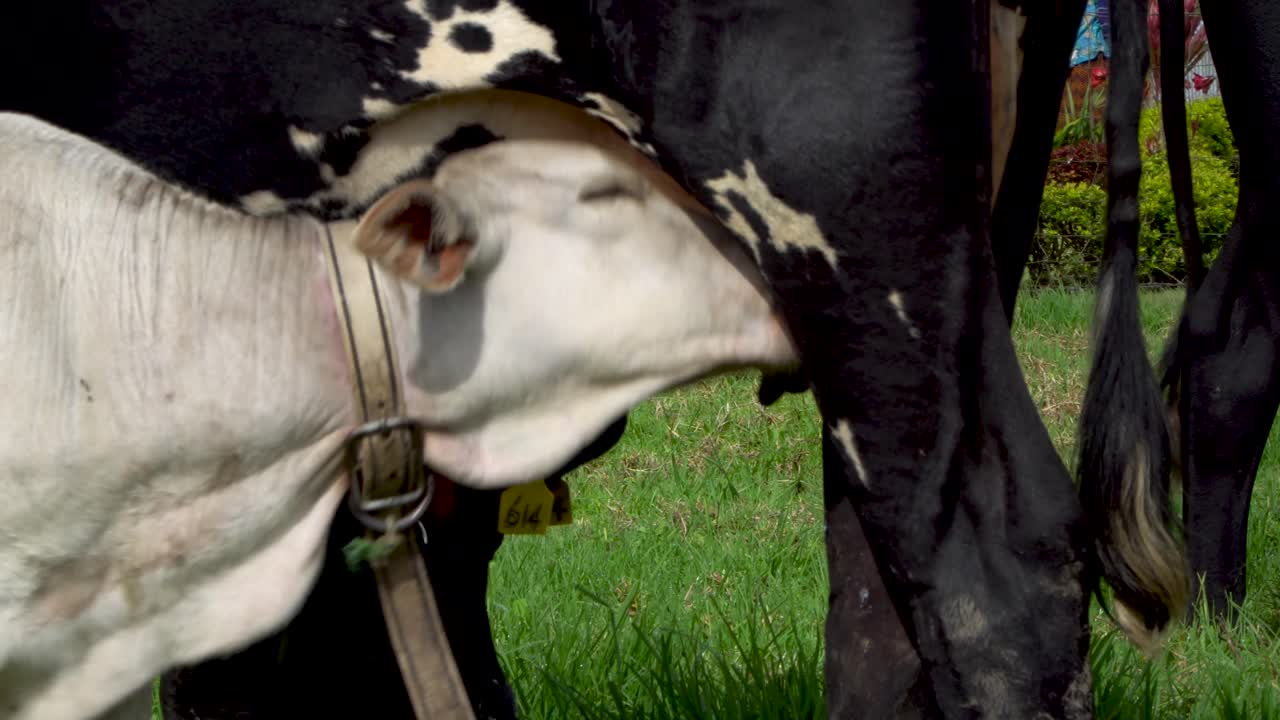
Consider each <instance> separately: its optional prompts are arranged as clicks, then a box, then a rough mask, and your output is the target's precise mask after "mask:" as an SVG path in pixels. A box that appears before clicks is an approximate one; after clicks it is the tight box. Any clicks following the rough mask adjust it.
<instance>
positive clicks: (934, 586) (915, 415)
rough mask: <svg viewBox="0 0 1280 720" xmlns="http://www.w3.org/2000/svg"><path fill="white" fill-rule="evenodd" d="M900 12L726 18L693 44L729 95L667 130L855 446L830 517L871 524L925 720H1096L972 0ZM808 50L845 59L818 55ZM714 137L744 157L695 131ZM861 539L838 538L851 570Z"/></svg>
mask: <svg viewBox="0 0 1280 720" xmlns="http://www.w3.org/2000/svg"><path fill="white" fill-rule="evenodd" d="M877 12H878V14H877V22H876V23H874V24H868V26H867V27H864V26H859V25H858V24H857V23H853V24H852V25H839V30H838V31H836V30H831V31H828V30H827V29H826V28H827V26H828V25H834V23H833V21H832V20H831V19H829V18H828V19H827V20H825V21H824V20H823V19H822V18H820V17H819V18H816V19H813V20H812V22H811V21H810V19H807V18H802V17H800V16H799V15H798V14H797V16H795V17H794V18H791V19H790V22H793V23H796V24H797V26H798V27H795V28H790V27H788V28H783V29H779V28H777V27H776V26H774V25H769V26H768V27H767V29H766V28H764V26H762V30H761V32H760V33H758V34H753V35H749V34H748V33H746V31H745V30H743V31H742V34H743V35H744V36H747V35H749V37H748V39H749V42H748V41H747V40H741V44H740V45H738V44H732V43H733V42H734V41H735V40H740V38H739V37H737V36H732V35H731V36H726V35H725V34H724V33H717V31H716V28H715V27H714V26H713V25H712V24H711V23H708V25H707V27H705V28H703V30H704V31H705V32H703V33H702V34H700V35H697V36H696V40H697V42H696V43H693V42H691V46H697V47H699V48H701V47H703V46H704V45H709V46H711V47H712V48H713V49H714V51H715V52H714V53H713V55H714V56H715V57H717V58H718V59H719V60H720V63H721V64H720V65H719V66H718V67H719V68H720V69H721V70H722V71H723V73H724V76H723V77H720V78H718V85H717V86H716V87H717V88H723V91H722V94H721V95H719V96H713V97H712V98H711V99H709V100H707V101H705V102H701V103H700V104H697V105H694V106H692V107H690V106H688V105H687V104H686V106H685V107H683V108H681V106H679V105H678V103H677V102H676V101H675V99H674V98H672V99H670V102H669V103H662V104H660V105H659V107H660V108H662V110H663V112H664V113H666V112H671V113H672V114H671V115H670V116H668V115H666V114H660V115H659V117H658V121H657V122H656V123H655V135H656V136H657V139H658V141H659V143H660V145H662V146H663V147H664V148H665V147H670V148H673V149H672V150H670V154H671V155H672V156H676V157H679V156H686V157H689V156H694V153H693V152H692V150H693V149H696V150H697V155H696V156H694V161H695V162H696V163H698V164H695V165H692V166H691V167H690V168H689V169H688V170H687V174H689V175H690V176H692V177H694V178H697V179H698V180H699V183H700V186H701V188H702V192H701V199H702V200H703V202H704V203H706V204H707V206H708V207H712V208H715V209H716V210H717V211H718V212H719V213H720V217H721V218H722V220H723V221H724V222H725V223H726V225H727V226H728V227H729V228H730V229H732V230H734V231H735V232H736V233H737V234H738V235H739V236H740V237H741V238H742V239H743V240H744V242H745V244H746V245H747V246H748V247H750V248H751V250H752V252H753V253H754V254H755V256H756V257H757V259H758V260H759V262H760V265H761V267H762V268H763V269H764V272H765V274H766V277H767V278H768V280H769V283H770V285H771V286H772V288H773V290H774V292H775V294H776V296H777V298H778V302H779V305H780V307H781V309H782V311H783V313H784V314H785V316H786V320H787V325H788V328H789V329H790V331H791V332H792V333H793V335H794V337H795V340H796V345H797V347H799V348H800V350H801V355H802V360H803V363H804V366H805V370H806V374H807V375H808V377H809V378H810V380H811V384H812V387H813V390H814V394H815V397H816V399H817V401H818V405H819V408H820V410H821V411H822V415H823V421H824V425H825V430H826V433H827V434H828V436H829V437H830V439H831V443H832V444H833V445H834V446H835V451H834V452H831V453H828V454H827V459H828V460H829V461H831V462H828V463H826V467H825V470H824V473H825V485H826V495H827V499H828V507H830V508H832V509H833V512H832V514H831V515H829V520H831V521H832V525H833V527H834V528H836V529H841V528H844V529H847V528H848V527H849V525H848V520H847V519H846V518H845V517H842V516H841V515H840V514H839V513H840V512H841V509H842V507H847V508H852V509H853V510H855V511H856V514H857V516H858V519H859V520H860V522H861V525H862V528H863V530H864V531H865V533H866V537H867V539H868V541H869V543H870V546H871V549H872V551H873V555H874V557H875V564H876V566H877V567H878V568H879V570H880V572H881V576H882V578H883V581H884V584H885V587H886V588H887V589H888V592H889V594H890V596H891V598H892V601H893V605H894V609H895V610H896V613H897V616H898V617H899V619H900V620H901V621H902V623H903V625H904V627H905V628H906V634H907V637H908V638H909V639H910V641H911V643H912V645H913V646H914V648H915V649H916V652H917V653H918V655H919V658H920V661H921V664H922V672H923V678H924V686H925V688H927V692H925V693H924V696H925V697H924V703H923V705H924V706H923V707H922V710H923V711H924V714H926V715H929V716H945V717H971V716H975V715H986V716H989V717H1026V718H1031V717H1037V716H1038V714H1040V713H1047V714H1048V715H1049V716H1050V717H1087V716H1089V715H1090V714H1091V698H1090V682H1089V674H1088V669H1087V652H1088V634H1087V622H1086V607H1087V605H1086V591H1085V588H1086V587H1089V586H1090V585H1089V584H1088V583H1087V582H1086V581H1087V580H1088V579H1087V578H1085V576H1084V568H1085V558H1086V557H1087V552H1088V547H1089V542H1088V537H1087V531H1086V529H1085V527H1084V525H1083V523H1082V512H1081V508H1080V503H1079V501H1078V499H1077V497H1076V495H1075V491H1074V488H1073V485H1072V483H1071V480H1070V478H1069V477H1068V475H1067V472H1066V468H1065V467H1064V465H1063V463H1062V461H1061V459H1060V458H1059V457H1058V455H1057V453H1056V451H1055V449H1054V447H1053V445H1052V443H1051V442H1050V439H1049V435H1048V432H1047V431H1046V429H1045V428H1044V426H1043V424H1042V423H1041V422H1040V419H1039V416H1038V414H1037V412H1036V408H1035V405H1034V403H1033V401H1032V399H1031V396H1030V393H1029V391H1028V390H1027V387H1026V384H1025V382H1024V380H1023V377H1022V374H1021V370H1020V368H1019V366H1018V363H1017V358H1016V356H1015V353H1014V348H1013V343H1012V340H1011V338H1010V335H1009V330H1008V323H1007V320H1006V318H1005V316H1004V313H1003V310H1002V308H1001V305H1000V301H999V297H998V292H997V286H996V280H995V274H994V271H993V263H992V259H991V255H990V250H989V247H988V245H987V242H986V235H985V232H986V230H985V225H984V222H985V214H986V213H987V212H988V207H989V204H988V202H989V201H988V198H987V196H986V195H985V194H984V192H983V189H982V187H981V184H980V182H979V178H980V177H981V176H980V175H979V167H980V163H985V162H989V155H990V153H989V151H988V149H987V146H986V145H984V144H983V142H982V141H981V138H983V137H984V136H985V137H989V130H988V129H987V127H986V126H985V125H984V123H983V120H982V118H983V114H984V113H986V112H988V110H987V109H986V107H985V105H986V98H985V96H983V95H982V93H981V92H980V91H979V90H980V88H981V81H980V77H979V76H977V75H976V74H975V73H976V70H975V67H974V66H970V65H969V63H970V61H971V60H972V59H973V58H974V55H973V54H971V52H970V46H969V44H968V40H967V39H966V36H965V33H964V29H965V28H966V27H967V26H968V24H969V23H971V22H972V21H973V19H972V18H971V17H970V16H969V14H968V10H967V9H966V7H965V6H964V4H963V3H959V4H929V5H923V4H922V5H920V6H919V7H916V6H913V4H912V3H900V4H881V5H880V6H878V10H877ZM744 26H745V22H744ZM868 27H874V30H871V29H868ZM736 29H740V28H736ZM799 37H806V38H811V43H810V44H811V46H812V47H814V48H822V51H823V52H817V51H816V50H815V51H814V52H806V53H797V52H796V47H795V46H794V45H790V44H788V43H789V42H790V41H792V40H794V39H795V38H799ZM817 38H821V40H818V39H817ZM727 43H729V44H731V45H730V46H729V47H726V44H727ZM806 47H809V46H806ZM735 52H736V53H737V54H735ZM815 53H816V54H815ZM762 57H767V58H769V71H768V72H757V70H758V69H760V67H761V66H760V63H759V58H762ZM975 65H976V63H975ZM667 108H676V109H675V110H670V111H668V110H667ZM713 121H718V122H722V123H723V127H719V126H717V127H716V128H715V129H716V130H721V131H722V130H724V129H725V128H728V129H732V130H734V131H735V133H734V135H733V137H734V138H737V139H738V140H739V142H738V143H737V144H736V145H731V144H728V143H724V142H720V143H716V142H712V141H709V140H706V138H707V137H710V136H708V135H705V134H702V135H699V136H698V137H693V136H692V135H691V134H690V133H705V128H706V127H707V125H708V124H710V123H712V122H713ZM690 128H692V129H693V130H690ZM686 148H687V149H690V151H689V152H686V153H682V152H681V149H686ZM849 538H850V535H849V533H847V532H839V533H833V534H832V535H831V536H829V540H831V541H832V543H833V544H832V545H831V546H830V547H828V555H829V557H830V558H831V562H832V565H833V567H837V566H842V565H844V564H845V563H846V562H847V557H846V555H845V554H844V551H845V548H843V547H841V546H839V545H836V544H835V543H839V542H844V541H848V540H849ZM855 580H856V578H853V577H849V576H841V575H833V576H832V582H833V583H835V584H836V585H834V586H833V588H832V599H833V604H832V606H831V612H832V613H833V615H834V617H833V619H832V620H831V621H830V622H829V624H828V627H829V628H830V629H831V630H832V632H833V634H832V635H829V636H828V638H827V646H828V663H827V670H828V675H829V681H828V685H829V686H830V687H835V688H841V687H847V683H848V680H847V678H849V677H856V676H858V675H859V674H861V673H865V672H867V668H866V666H865V663H866V660H865V658H863V657H861V656H860V654H859V653H857V652H856V651H855V650H856V647H857V644H858V643H861V642H863V641H864V640H865V639H867V638H866V637H858V636H842V635H839V634H838V633H842V632H865V629H864V624H863V623H860V622H859V619H858V618H857V617H856V613H857V612H858V611H859V609H858V607H857V604H856V603H854V602H848V600H850V599H853V598H856V597H857V596H858V594H859V590H860V589H861V588H862V587H865V585H861V584H859V583H857V582H855ZM850 583H853V584H852V586H851V585H850ZM883 637H884V636H883V635H879V636H873V638H872V639H873V642H875V641H879V640H880V639H883ZM851 648H852V649H851ZM894 665H896V663H895V664H894ZM897 671H898V672H899V673H902V674H901V675H900V676H899V677H897V678H895V679H894V682H893V683H892V684H891V685H887V686H886V687H895V686H896V687H897V688H901V689H902V690H906V689H907V688H910V687H911V686H912V684H913V680H912V678H911V677H909V676H908V675H907V674H908V673H909V672H910V665H909V663H906V664H902V665H900V666H897ZM837 710H838V708H837V707H836V706H835V705H834V704H833V706H831V707H829V711H830V712H831V713H832V714H833V715H834V714H836V711H837Z"/></svg>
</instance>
